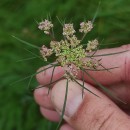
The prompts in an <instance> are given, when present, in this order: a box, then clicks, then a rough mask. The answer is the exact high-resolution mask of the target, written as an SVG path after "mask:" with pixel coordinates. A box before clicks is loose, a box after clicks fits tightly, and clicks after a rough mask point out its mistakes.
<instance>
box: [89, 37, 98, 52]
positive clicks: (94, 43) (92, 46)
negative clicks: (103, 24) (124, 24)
mask: <svg viewBox="0 0 130 130" xmlns="http://www.w3.org/2000/svg"><path fill="white" fill-rule="evenodd" d="M98 44H99V42H98V40H97V39H95V40H92V41H88V43H87V48H86V50H87V51H88V52H92V51H93V50H95V49H97V46H98Z"/></svg>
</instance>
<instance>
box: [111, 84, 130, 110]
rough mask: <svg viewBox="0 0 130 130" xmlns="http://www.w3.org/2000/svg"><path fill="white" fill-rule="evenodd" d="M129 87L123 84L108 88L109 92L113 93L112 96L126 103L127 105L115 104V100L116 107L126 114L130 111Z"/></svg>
mask: <svg viewBox="0 0 130 130" xmlns="http://www.w3.org/2000/svg"><path fill="white" fill-rule="evenodd" d="M129 87H130V86H129V84H124V83H119V84H114V85H111V86H110V87H109V90H111V91H112V92H114V94H115V95H116V96H117V97H119V98H120V99H122V100H123V101H125V102H126V103H127V105H124V104H122V103H120V102H117V100H115V102H116V103H117V104H118V106H119V107H120V108H121V109H123V110H124V111H126V112H128V111H130V88H129ZM109 97H110V95H109ZM110 98H111V97H110Z"/></svg>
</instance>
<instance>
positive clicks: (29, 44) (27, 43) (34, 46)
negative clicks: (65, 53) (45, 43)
mask: <svg viewBox="0 0 130 130" xmlns="http://www.w3.org/2000/svg"><path fill="white" fill-rule="evenodd" d="M12 37H13V38H15V39H17V40H18V41H20V42H22V43H24V44H26V45H28V46H31V47H33V48H36V49H39V50H40V47H38V46H36V45H33V44H31V43H29V42H26V41H24V40H22V39H20V38H18V37H15V36H13V35H12Z"/></svg>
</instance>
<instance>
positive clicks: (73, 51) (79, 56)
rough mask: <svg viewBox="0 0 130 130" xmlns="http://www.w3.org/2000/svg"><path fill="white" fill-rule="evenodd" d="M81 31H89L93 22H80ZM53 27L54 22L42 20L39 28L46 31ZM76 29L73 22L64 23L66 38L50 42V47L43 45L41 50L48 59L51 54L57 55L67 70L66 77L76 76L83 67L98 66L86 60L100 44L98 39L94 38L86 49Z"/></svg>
mask: <svg viewBox="0 0 130 130" xmlns="http://www.w3.org/2000/svg"><path fill="white" fill-rule="evenodd" d="M80 26H81V29H80V32H83V33H87V32H89V31H91V29H92V28H93V25H92V22H91V21H88V22H82V23H81V24H80ZM51 27H53V24H52V23H51V22H50V21H48V20H45V21H43V22H41V24H40V25H39V28H40V29H41V30H44V31H48V33H49V31H50V28H51ZM75 32H76V31H75V30H74V27H73V24H70V23H69V24H64V26H63V36H64V39H61V40H60V41H56V40H55V41H54V40H52V41H51V42H50V48H47V47H46V46H45V45H43V46H42V48H41V50H40V52H41V54H42V56H43V58H44V60H47V57H48V56H50V55H51V54H54V55H55V59H56V61H57V62H58V64H59V65H60V66H62V67H63V68H64V70H65V72H66V74H65V75H66V78H68V77H69V78H70V76H69V75H71V76H72V77H73V78H74V77H76V75H77V72H78V70H79V69H80V68H82V67H88V68H94V67H95V68H96V67H97V66H96V64H95V63H94V62H93V61H92V59H89V60H88V61H84V58H85V57H86V56H87V53H88V52H91V51H93V50H95V49H96V48H97V46H98V41H97V40H96V39H95V40H92V41H89V42H88V44H87V48H86V49H85V48H84V47H83V46H82V45H80V44H81V41H82V40H78V38H77V37H76V35H74V33H75Z"/></svg>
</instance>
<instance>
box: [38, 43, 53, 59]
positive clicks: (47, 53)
mask: <svg viewBox="0 0 130 130" xmlns="http://www.w3.org/2000/svg"><path fill="white" fill-rule="evenodd" d="M40 53H41V55H42V56H43V58H44V60H45V61H47V58H46V57H48V56H50V55H52V49H49V48H47V47H46V46H45V45H43V46H42V47H41V50H40Z"/></svg>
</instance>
